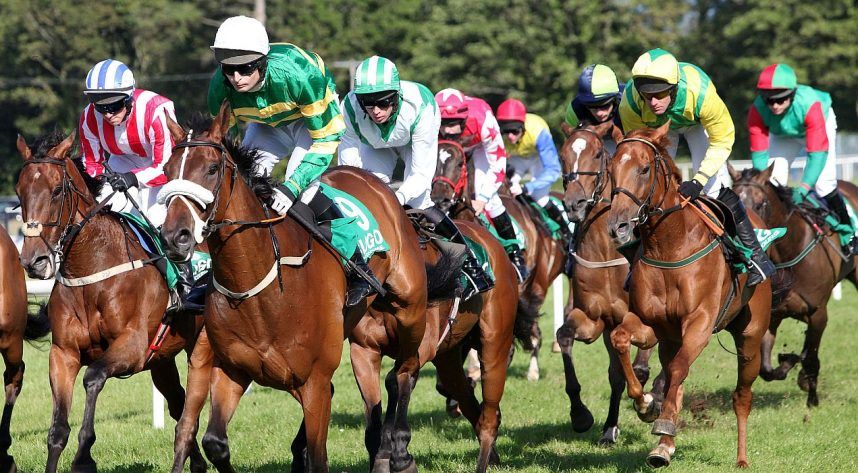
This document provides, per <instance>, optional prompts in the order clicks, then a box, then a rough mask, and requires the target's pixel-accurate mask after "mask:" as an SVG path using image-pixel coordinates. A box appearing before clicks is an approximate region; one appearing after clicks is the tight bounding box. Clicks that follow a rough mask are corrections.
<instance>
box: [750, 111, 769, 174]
mask: <svg viewBox="0 0 858 473" xmlns="http://www.w3.org/2000/svg"><path fill="white" fill-rule="evenodd" d="M748 134H749V135H750V136H749V138H750V140H751V162H752V163H753V164H754V169H757V170H759V171H762V170H763V169H766V168H767V167H768V166H769V127H768V126H766V123H765V122H764V121H763V117H762V116H760V112H758V111H757V107H756V106H754V105H751V109H750V110H748Z"/></svg>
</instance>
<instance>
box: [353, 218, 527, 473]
mask: <svg viewBox="0 0 858 473" xmlns="http://www.w3.org/2000/svg"><path fill="white" fill-rule="evenodd" d="M456 225H457V226H458V227H459V229H460V230H461V232H462V234H463V235H465V236H467V237H468V238H470V239H472V240H474V241H476V242H477V243H479V244H480V245H481V246H483V247H484V248H485V249H486V251H487V253H488V257H489V263H490V265H491V268H492V271H493V272H494V275H495V286H494V288H492V289H490V290H489V291H486V292H485V293H482V294H478V295H476V296H474V297H472V298H470V299H469V300H467V301H465V302H463V303H462V304H461V305H459V306H458V312H457V313H456V312H455V310H456V309H454V306H455V305H456V304H457V302H458V301H453V300H450V299H444V300H441V301H437V302H435V303H434V304H433V305H431V306H430V308H429V311H428V312H427V317H426V324H427V325H426V332H425V334H424V336H423V342H422V343H421V344H420V360H421V361H422V362H425V361H428V360H432V363H433V364H434V365H435V367H436V369H437V373H438V379H439V381H440V382H441V383H443V386H444V389H445V390H446V391H447V392H448V393H450V395H452V397H453V398H454V399H455V400H456V401H457V402H458V405H459V408H460V409H461V411H462V413H463V414H464V415H465V417H466V418H467V419H468V420H469V421H470V422H471V426H472V427H473V429H474V432H475V433H476V435H477V440H478V441H479V443H480V451H479V454H478V457H477V458H478V460H477V471H478V472H484V471H486V469H487V467H488V466H489V465H497V464H498V462H499V459H498V455H497V452H496V451H495V448H494V444H495V441H496V439H497V433H498V427H499V426H500V401H501V397H502V396H503V391H504V384H505V383H506V365H507V359H508V357H509V351H510V348H511V347H512V339H513V335H512V331H513V325H514V324H515V315H516V302H517V297H516V295H517V284H518V278H517V276H516V272H515V268H514V267H513V266H512V263H511V262H510V261H509V258H507V256H506V252H505V251H504V249H503V247H502V246H501V244H500V243H499V242H498V241H497V239H495V238H494V237H493V236H492V235H491V233H489V232H488V230H486V229H484V228H483V227H482V226H480V225H478V224H474V223H470V222H465V221H461V220H460V221H457V222H456ZM423 247H424V253H425V255H426V261H427V263H429V264H431V265H435V267H436V268H437V267H443V266H444V265H443V264H442V263H440V262H439V259H440V257H441V255H440V253H439V251H438V250H437V249H436V248H435V246H434V245H433V244H428V243H424V245H423ZM438 279H440V280H444V279H447V278H446V277H440V278H438V277H435V276H434V275H430V284H432V283H433V282H434V281H437V280H438ZM435 292H436V291H433V290H431V289H430V292H429V294H430V299H434V297H433V293H435ZM440 294H445V292H444V291H441V292H440ZM440 294H439V295H440ZM447 294H449V292H447ZM443 297H449V296H448V295H444V296H443ZM378 315H381V314H378ZM453 322H455V323H453ZM394 328H395V321H394V320H393V319H392V318H391V317H390V316H389V315H385V316H384V317H364V318H363V319H361V321H360V322H358V324H357V326H356V327H355V328H354V330H352V333H351V334H350V335H349V341H350V342H351V361H352V369H353V370H354V375H355V379H356V380H357V382H358V386H359V387H360V392H361V396H363V400H364V404H365V415H366V421H367V426H366V435H365V437H364V439H365V442H366V447H367V450H368V451H369V455H370V464H371V465H377V464H378V463H379V461H383V460H384V459H382V458H380V457H379V455H378V448H379V445H380V441H381V438H380V434H381V431H380V427H381V392H380V390H379V386H378V378H379V371H380V369H381V358H382V357H383V356H395V355H396V354H397V352H398V337H397V336H396V331H395V329H394ZM471 348H475V349H476V350H477V351H478V352H479V354H480V359H481V361H482V364H481V365H482V370H483V373H482V377H481V382H482V396H483V402H482V404H480V403H479V402H478V401H477V399H476V397H475V396H474V390H473V388H472V386H471V385H470V384H469V382H468V381H467V378H466V377H465V373H464V370H463V369H462V361H463V360H462V354H463V353H464V352H465V351H466V350H468V349H471Z"/></svg>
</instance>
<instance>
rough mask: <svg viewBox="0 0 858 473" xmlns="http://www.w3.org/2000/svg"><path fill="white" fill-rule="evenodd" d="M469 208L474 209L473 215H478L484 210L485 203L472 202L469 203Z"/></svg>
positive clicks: (479, 201)
mask: <svg viewBox="0 0 858 473" xmlns="http://www.w3.org/2000/svg"><path fill="white" fill-rule="evenodd" d="M471 207H473V208H474V213H475V214H477V215H479V214H481V213H483V210H485V208H486V203H485V202H483V201H482V200H472V201H471Z"/></svg>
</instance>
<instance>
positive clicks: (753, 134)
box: [748, 64, 858, 255]
mask: <svg viewBox="0 0 858 473" xmlns="http://www.w3.org/2000/svg"><path fill="white" fill-rule="evenodd" d="M757 92H758V95H757V97H756V99H754V103H753V105H752V106H751V109H750V110H749V111H748V132H749V134H750V138H751V159H752V160H753V163H754V168H756V169H759V170H763V169H766V167H768V166H769V164H770V163H771V162H772V161H774V162H775V163H778V162H783V161H780V160H778V161H775V159H777V158H783V159H785V160H786V161H787V163H788V164H787V166H786V167H783V168H781V167H780V166H778V165H777V164H775V172H774V173H773V176H772V180H773V181H775V182H777V183H778V184H780V185H782V186H785V185H786V182H787V175H788V171H789V164H791V163H792V161H793V160H794V159H795V158H796V157H797V156H799V155H801V154H804V153H806V155H807V163H806V165H805V168H804V175H803V176H802V180H801V184H799V185H798V187H795V188H793V201H794V202H795V203H796V204H799V203H801V202H802V201H803V200H805V198H806V197H807V194H808V193H809V192H810V190H811V189H815V190H816V193H817V194H818V195H819V196H821V197H822V198H823V199H825V202H826V203H827V204H828V207H829V208H830V209H831V210H832V211H833V212H834V213H835V215H836V216H837V219H838V220H839V224H840V225H844V226H848V227H849V228H848V232H849V233H851V234H854V231H853V230H854V229H852V222H851V219H850V218H849V212H848V211H847V210H846V203H845V201H844V200H843V196H842V195H841V194H840V192H838V190H837V166H836V158H837V154H836V150H835V146H834V143H835V140H836V134H837V118H836V117H835V116H834V109H833V108H831V96H830V95H829V94H828V93H826V92H822V91H820V90H816V89H814V88H812V87H809V86H806V85H799V84H798V83H797V79H796V76H795V72H794V71H793V70H792V68H791V67H789V66H788V65H786V64H772V65H770V66H768V67H766V68H765V69H763V72H762V73H760V79H759V80H758V81H757ZM802 151H804V153H803V152H802ZM843 230H844V231H846V229H843ZM844 251H848V252H849V254H853V255H854V254H858V240H856V239H855V238H853V239H852V243H851V244H850V245H848V247H846V248H844Z"/></svg>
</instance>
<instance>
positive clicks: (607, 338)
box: [599, 332, 626, 446]
mask: <svg viewBox="0 0 858 473" xmlns="http://www.w3.org/2000/svg"><path fill="white" fill-rule="evenodd" d="M602 340H603V341H604V343H605V348H606V349H607V350H608V360H609V364H608V383H609V384H610V385H611V401H610V404H609V406H608V416H607V417H606V418H605V424H604V425H603V426H602V437H601V438H600V439H599V444H600V445H608V446H610V445H614V444H616V443H617V438H619V436H620V428H619V420H620V398H621V397H622V395H623V388H625V387H626V379H625V377H624V375H623V367H622V366H621V362H620V356H619V354H618V353H617V351H616V350H615V349H614V347H613V346H612V345H611V335H610V334H609V333H604V332H603V334H602Z"/></svg>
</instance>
